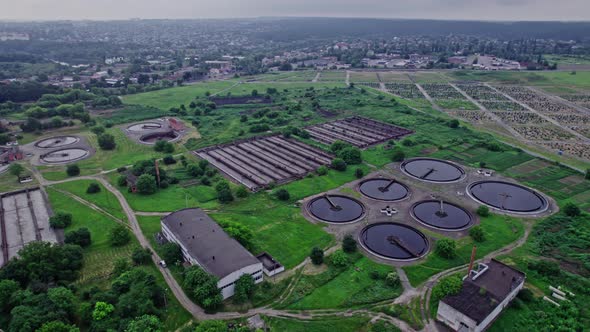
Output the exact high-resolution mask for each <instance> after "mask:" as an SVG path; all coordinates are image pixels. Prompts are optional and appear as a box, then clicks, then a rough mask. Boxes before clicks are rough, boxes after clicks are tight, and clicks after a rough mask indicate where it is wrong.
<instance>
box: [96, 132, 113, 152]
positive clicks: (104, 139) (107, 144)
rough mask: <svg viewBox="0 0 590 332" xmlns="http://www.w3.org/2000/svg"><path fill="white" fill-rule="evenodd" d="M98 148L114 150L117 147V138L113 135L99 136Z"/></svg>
mask: <svg viewBox="0 0 590 332" xmlns="http://www.w3.org/2000/svg"><path fill="white" fill-rule="evenodd" d="M98 146H100V148H101V149H103V150H113V149H114V148H115V147H117V143H115V136H113V135H111V134H100V135H98Z"/></svg>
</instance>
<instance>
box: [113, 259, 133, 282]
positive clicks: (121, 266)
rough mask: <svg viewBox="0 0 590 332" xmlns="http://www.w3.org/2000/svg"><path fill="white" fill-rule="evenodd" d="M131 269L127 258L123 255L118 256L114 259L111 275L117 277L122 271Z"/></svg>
mask: <svg viewBox="0 0 590 332" xmlns="http://www.w3.org/2000/svg"><path fill="white" fill-rule="evenodd" d="M129 269H131V265H130V264H129V260H127V259H126V258H125V257H119V258H117V259H116V260H115V263H114V264H113V275H114V276H116V277H118V276H120V275H122V274H123V273H125V272H127V271H129Z"/></svg>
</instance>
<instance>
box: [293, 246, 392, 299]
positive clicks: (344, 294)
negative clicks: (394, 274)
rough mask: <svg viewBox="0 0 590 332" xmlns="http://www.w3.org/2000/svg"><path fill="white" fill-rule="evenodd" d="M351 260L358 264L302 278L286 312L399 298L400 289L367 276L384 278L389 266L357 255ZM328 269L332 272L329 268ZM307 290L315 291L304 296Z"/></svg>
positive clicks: (389, 270) (389, 269) (390, 269)
mask: <svg viewBox="0 0 590 332" xmlns="http://www.w3.org/2000/svg"><path fill="white" fill-rule="evenodd" d="M350 256H351V258H352V257H356V259H357V260H356V261H355V262H354V263H353V264H351V265H350V266H349V267H348V268H346V269H345V270H342V271H339V270H337V271H327V272H324V273H322V274H319V275H304V276H302V278H301V279H300V280H299V281H298V284H297V285H296V286H295V290H294V292H293V293H292V294H293V296H292V297H291V298H290V301H289V300H287V303H291V304H290V305H289V306H288V307H287V308H288V309H296V310H305V309H328V308H349V307H355V306H359V305H363V304H370V303H374V302H378V301H383V300H387V299H394V298H396V297H397V296H399V294H400V293H401V286H398V287H389V286H387V285H386V284H385V281H384V280H373V279H371V277H370V276H369V274H370V273H371V271H378V272H380V274H381V275H386V274H387V273H389V272H391V271H392V268H391V266H388V265H381V264H377V263H375V262H373V261H371V260H370V259H369V258H367V257H364V256H361V255H360V254H356V255H350ZM359 256H360V257H359ZM329 269H331V270H333V269H334V268H333V267H331V266H330V267H329ZM309 286H313V287H317V288H315V289H313V291H311V293H309V294H306V291H307V290H308V289H307V288H308V287H309ZM304 294H305V295H304ZM302 295H303V296H302Z"/></svg>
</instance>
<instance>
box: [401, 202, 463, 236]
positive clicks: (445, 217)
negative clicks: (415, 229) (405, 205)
mask: <svg viewBox="0 0 590 332" xmlns="http://www.w3.org/2000/svg"><path fill="white" fill-rule="evenodd" d="M412 212H413V213H414V216H415V217H416V218H417V219H418V220H420V221H421V222H423V223H425V224H427V225H430V226H433V227H437V228H444V229H449V230H454V229H461V228H464V227H467V226H468V225H469V224H470V223H471V215H470V214H469V212H467V211H466V210H465V209H463V208H461V207H459V206H457V205H455V204H451V203H448V202H443V206H442V212H441V205H440V201H424V202H419V203H418V204H416V205H414V207H413V209H412Z"/></svg>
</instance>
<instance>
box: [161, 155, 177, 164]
mask: <svg viewBox="0 0 590 332" xmlns="http://www.w3.org/2000/svg"><path fill="white" fill-rule="evenodd" d="M163 160H164V164H166V165H173V164H176V159H174V157H173V156H172V155H167V156H166V157H164V159H163Z"/></svg>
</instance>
